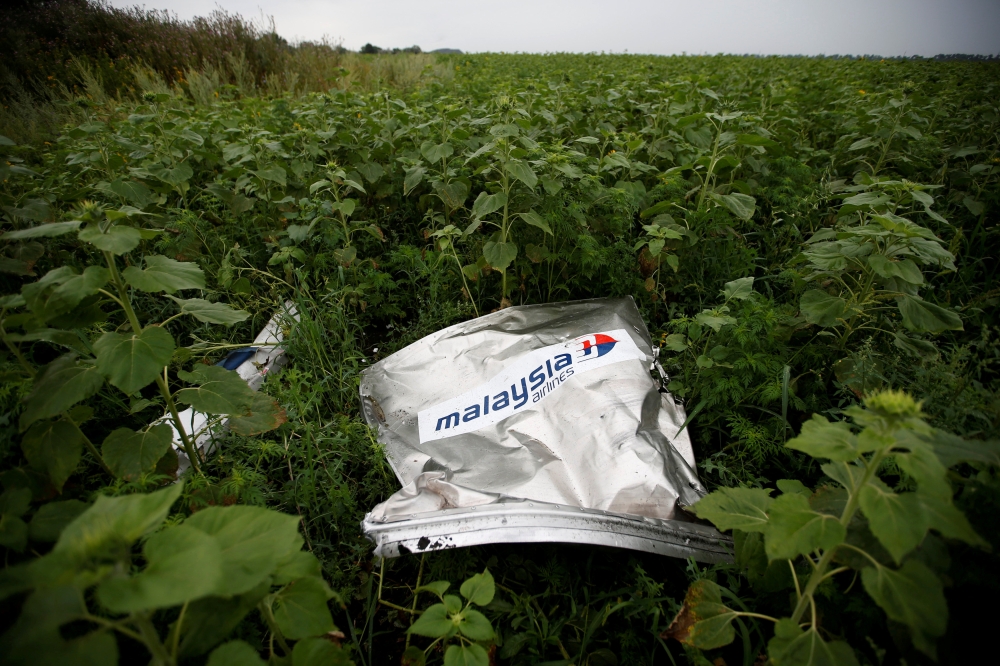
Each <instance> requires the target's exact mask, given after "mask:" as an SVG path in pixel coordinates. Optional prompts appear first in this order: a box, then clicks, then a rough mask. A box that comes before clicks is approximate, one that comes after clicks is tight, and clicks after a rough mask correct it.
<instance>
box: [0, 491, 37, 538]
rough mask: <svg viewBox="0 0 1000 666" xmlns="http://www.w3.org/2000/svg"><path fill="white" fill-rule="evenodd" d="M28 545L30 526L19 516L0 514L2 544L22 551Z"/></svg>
mask: <svg viewBox="0 0 1000 666" xmlns="http://www.w3.org/2000/svg"><path fill="white" fill-rule="evenodd" d="M28 492H29V493H30V491H28ZM27 545H28V526H27V525H26V524H25V522H24V521H23V520H21V519H20V518H18V517H17V516H12V515H10V514H6V513H4V514H0V546H3V547H4V548H10V549H11V550H13V551H16V552H18V553H20V552H23V551H24V548H25V546H27Z"/></svg>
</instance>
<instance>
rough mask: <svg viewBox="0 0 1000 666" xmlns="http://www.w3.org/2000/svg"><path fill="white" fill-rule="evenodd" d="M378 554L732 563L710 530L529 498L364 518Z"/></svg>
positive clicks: (722, 539) (724, 542)
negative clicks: (544, 550) (608, 551)
mask: <svg viewBox="0 0 1000 666" xmlns="http://www.w3.org/2000/svg"><path fill="white" fill-rule="evenodd" d="M361 528H362V530H363V531H364V534H365V536H366V537H367V538H368V539H369V540H370V541H372V542H373V543H374V544H375V555H376V556H377V557H385V558H394V557H399V556H401V555H407V554H411V553H424V552H432V551H435V550H442V549H448V548H460V547H465V546H478V545H484V544H493V543H579V544H590V545H598V546H612V547H616V548H626V549H629V550H639V551H644V552H648V553H656V554H660V555H669V556H672V557H682V558H688V557H691V558H694V559H695V560H696V561H699V562H709V563H716V562H732V561H733V552H734V551H733V541H732V538H731V537H729V536H726V535H724V534H722V533H720V532H719V531H717V530H715V529H714V528H712V527H709V526H706V525H699V524H697V523H689V522H685V521H680V520H662V519H658V518H646V517H643V516H634V515H628V514H620V513H612V512H608V511H599V510H594V509H582V508H577V507H571V506H565V505H561V504H548V503H545V502H532V501H528V500H515V501H506V502H504V501H501V502H497V503H492V504H482V505H479V506H474V507H464V508H457V509H443V510H441V511H433V512H429V513H420V514H411V515H410V516H405V517H400V518H395V519H387V518H374V517H373V516H372V515H371V514H368V515H367V516H365V519H364V521H363V522H362V523H361Z"/></svg>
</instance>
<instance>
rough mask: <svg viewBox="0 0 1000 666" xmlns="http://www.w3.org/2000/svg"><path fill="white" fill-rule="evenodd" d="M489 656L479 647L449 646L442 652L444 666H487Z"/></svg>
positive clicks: (472, 645) (475, 645)
mask: <svg viewBox="0 0 1000 666" xmlns="http://www.w3.org/2000/svg"><path fill="white" fill-rule="evenodd" d="M489 664H490V656H489V655H488V654H487V653H486V650H485V649H484V648H483V646H481V645H477V644H476V643H470V644H468V645H449V646H448V649H447V650H445V652H444V666H489Z"/></svg>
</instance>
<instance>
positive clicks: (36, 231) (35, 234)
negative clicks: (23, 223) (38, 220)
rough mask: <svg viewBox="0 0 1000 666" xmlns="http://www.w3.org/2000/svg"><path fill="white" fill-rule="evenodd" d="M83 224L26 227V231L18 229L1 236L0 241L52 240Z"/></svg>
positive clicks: (78, 221)
mask: <svg viewBox="0 0 1000 666" xmlns="http://www.w3.org/2000/svg"><path fill="white" fill-rule="evenodd" d="M81 224H83V222H81V221H80V220H73V221H72V222H50V223H49V224H39V225H38V226H37V227H28V228H27V229H18V230H16V231H7V232H5V233H4V234H3V235H2V236H0V240H25V239H28V238H52V237H53V236H62V235H63V234H68V233H69V232H71V231H76V230H77V229H79V228H80V225H81Z"/></svg>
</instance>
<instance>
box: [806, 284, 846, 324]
mask: <svg viewBox="0 0 1000 666" xmlns="http://www.w3.org/2000/svg"><path fill="white" fill-rule="evenodd" d="M799 309H801V310H802V316H803V317H805V319H806V321H808V322H809V323H810V324H816V325H817V326H823V327H828V326H836V325H837V324H839V323H840V322H839V321H838V320H839V319H841V318H843V316H844V313H845V312H846V311H847V301H845V300H844V299H843V298H841V297H839V296H831V295H830V294H828V293H826V292H825V291H820V290H819V289H810V290H809V291H807V292H806V293H804V294H802V300H801V301H799Z"/></svg>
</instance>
